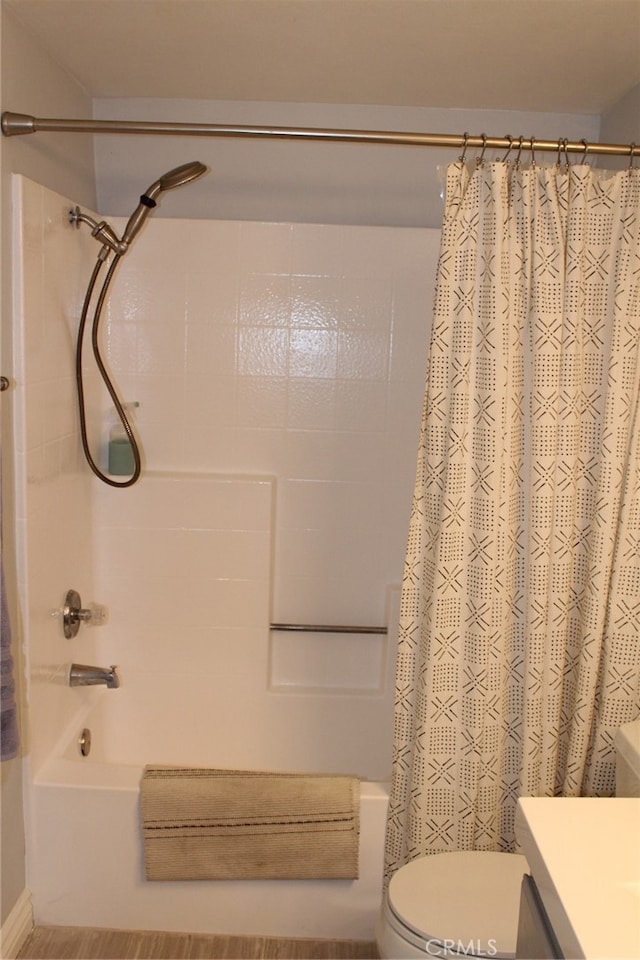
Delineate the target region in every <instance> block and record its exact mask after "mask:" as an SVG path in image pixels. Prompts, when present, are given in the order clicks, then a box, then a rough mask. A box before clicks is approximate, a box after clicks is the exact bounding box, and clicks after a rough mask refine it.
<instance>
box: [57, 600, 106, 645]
mask: <svg viewBox="0 0 640 960" xmlns="http://www.w3.org/2000/svg"><path fill="white" fill-rule="evenodd" d="M107 619H108V610H107V608H106V607H105V606H102V604H99V603H90V604H89V606H88V607H83V606H82V600H81V599H80V594H79V593H78V592H77V591H76V590H69V591H68V593H67V596H66V598H65V602H64V607H63V608H62V623H63V628H64V635H65V637H66V638H67V640H70V639H71V638H72V637H75V636H76V634H77V632H78V630H79V629H80V624H81V623H89V624H90V625H91V626H94V627H101V626H102V625H103V624H105V623H106V622H107Z"/></svg>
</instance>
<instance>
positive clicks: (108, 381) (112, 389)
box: [76, 248, 142, 487]
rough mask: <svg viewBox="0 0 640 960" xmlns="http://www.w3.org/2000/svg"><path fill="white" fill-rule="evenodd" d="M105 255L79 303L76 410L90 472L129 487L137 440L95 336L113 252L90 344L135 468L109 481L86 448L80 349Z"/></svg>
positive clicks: (138, 466)
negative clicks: (80, 306)
mask: <svg viewBox="0 0 640 960" xmlns="http://www.w3.org/2000/svg"><path fill="white" fill-rule="evenodd" d="M107 255H108V254H107V252H106V250H105V249H104V248H103V249H102V250H101V252H100V253H99V254H98V259H97V261H96V265H95V267H94V268H93V273H92V274H91V278H90V280H89V285H88V287H87V292H86V294H85V298H84V303H83V305H82V315H81V317H80V326H79V327H78V339H77V342H76V386H77V391H78V409H79V414H80V435H81V437H82V449H83V451H84V455H85V458H86V461H87V463H88V464H89V466H90V467H91V469H92V470H93V472H94V473H95V475H96V477H98V478H99V479H100V480H102V482H103V483H107V484H109V486H110V487H131V486H133V484H134V483H135V482H136V480H138V478H139V476H140V472H141V469H142V464H141V460H140V450H139V448H138V443H137V441H136V438H135V436H134V434H133V430H132V429H131V424H130V423H129V421H128V420H127V415H126V413H125V411H124V408H123V406H122V403H121V401H120V399H119V397H118V394H117V393H116V390H115V387H114V386H113V383H112V382H111V379H110V377H109V373H108V371H107V369H106V367H105V365H104V362H103V360H102V356H101V355H100V344H99V338H98V331H99V328H100V317H101V315H102V308H103V306H104V302H105V300H106V297H107V291H108V289H109V285H110V283H111V280H112V278H113V275H114V273H115V271H116V267H117V266H118V263H119V262H120V256H119V255H118V254H114V256H113V259H112V261H111V263H110V265H109V269H108V271H107V275H106V277H105V279H104V282H103V284H102V288H101V290H100V293H99V294H98V299H97V301H96V305H95V309H94V312H93V324H92V329H91V343H92V346H93V355H94V357H95V361H96V364H97V367H98V370H99V371H100V376H101V377H102V379H103V381H104V385H105V387H106V388H107V390H108V392H109V396H110V397H111V399H112V401H113V404H114V406H115V408H116V412H117V414H118V416H119V418H120V422H121V423H122V426H123V428H124V431H125V433H126V435H127V438H128V440H129V442H130V444H131V449H132V451H133V461H134V469H133V473H132V475H131V476H130V477H128V479H126V480H112V479H111V477H108V476H107V475H106V474H105V473H104V472H103V471H102V470H101V469H100V467H99V466H98V465H97V463H96V462H95V460H94V459H93V457H92V455H91V450H90V448H89V440H88V437H87V418H86V412H85V402H84V384H83V374H82V349H83V342H84V331H85V327H86V324H87V318H88V316H89V306H90V303H91V298H92V296H93V291H94V289H95V286H96V283H97V281H98V276H99V274H100V271H101V269H102V265H103V263H104V261H105V259H106V257H107Z"/></svg>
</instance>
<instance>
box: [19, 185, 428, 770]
mask: <svg viewBox="0 0 640 960" xmlns="http://www.w3.org/2000/svg"><path fill="white" fill-rule="evenodd" d="M15 190H16V193H15V198H16V205H17V207H18V208H19V209H21V211H22V219H21V224H22V228H21V233H20V235H19V236H18V237H17V239H16V243H17V248H18V249H19V251H21V253H20V255H19V256H18V257H16V260H17V261H19V262H20V264H21V267H20V270H19V273H18V276H17V278H16V299H17V308H18V314H19V316H20V318H21V322H20V323H19V324H18V328H17V333H18V335H17V337H16V341H17V349H16V377H17V379H18V380H19V381H20V383H21V384H22V386H23V392H22V402H21V403H20V404H17V408H18V415H17V421H16V445H17V449H18V458H17V460H18V471H19V482H18V494H19V496H18V520H17V522H18V528H19V529H21V530H23V531H24V533H25V536H24V538H23V539H24V542H22V541H21V544H20V563H21V581H22V582H21V597H22V603H23V606H24V610H23V617H24V619H25V622H28V633H29V636H28V644H29V658H30V669H31V681H30V682H31V684H32V685H33V686H32V694H33V695H32V696H31V703H30V709H31V712H32V722H33V726H34V729H36V730H37V731H38V735H37V736H36V738H35V740H34V750H33V754H32V759H33V764H34V769H37V767H38V765H39V763H40V762H41V760H42V759H43V758H44V757H46V755H47V754H48V752H49V751H50V750H51V749H52V746H53V744H54V742H55V740H56V739H57V738H58V737H59V736H60V733H61V731H62V730H63V729H64V728H65V727H66V725H67V724H68V722H69V719H70V717H71V716H72V715H73V712H74V711H75V710H77V709H78V706H79V704H80V703H81V702H82V701H83V698H84V697H85V696H86V694H87V692H86V691H84V690H80V691H78V690H74V691H73V695H74V696H73V697H72V698H71V701H70V698H69V690H68V688H67V687H66V685H65V669H66V667H67V666H68V662H69V661H70V659H71V658H74V659H78V660H81V661H82V662H91V660H92V658H93V657H94V656H102V657H107V659H108V662H115V660H113V659H111V652H112V651H111V650H110V649H106V650H105V649H104V637H105V635H104V634H103V635H102V637H101V635H100V631H87V632H86V633H85V634H84V637H83V644H82V646H81V649H80V651H76V650H74V651H71V650H70V648H69V646H68V644H66V643H65V642H64V641H63V640H61V638H60V633H61V631H60V629H59V622H58V621H57V620H56V618H54V617H52V616H51V613H52V609H53V608H55V607H56V605H57V604H61V601H62V598H63V597H64V593H65V592H66V590H67V589H68V588H69V587H71V586H73V587H74V588H75V589H78V590H79V591H80V592H81V595H82V596H83V599H84V598H85V597H86V599H87V600H89V599H94V598H95V599H102V600H107V601H108V602H109V605H110V607H112V608H113V613H114V616H116V615H118V616H120V615H121V616H125V617H127V618H128V619H129V620H130V622H131V628H132V629H134V630H138V631H139V636H140V638H141V640H142V639H143V638H146V639H145V640H144V644H146V643H153V630H152V629H149V626H148V624H149V621H148V619H146V618H148V617H149V616H150V615H152V614H153V610H152V607H153V600H152V596H151V594H152V593H153V590H150V591H149V596H148V597H147V599H143V600H140V601H137V600H136V595H137V591H136V590H135V589H134V587H135V582H136V578H139V579H140V581H144V582H148V583H149V584H151V583H152V582H155V584H156V586H155V587H154V588H153V589H155V590H156V591H157V589H158V587H157V584H158V582H160V581H159V580H158V579H157V578H158V577H159V578H160V579H161V578H162V576H163V575H164V576H165V582H166V584H167V586H169V585H170V583H171V577H172V573H171V569H174V574H175V573H176V572H179V568H180V562H181V559H180V558H182V559H184V557H185V556H187V555H188V556H189V557H191V558H193V557H194V556H195V557H196V559H197V558H198V557H199V558H200V565H201V567H202V569H203V570H206V571H207V579H208V583H209V587H208V590H209V595H208V596H207V597H205V598H203V597H200V596H199V595H198V592H197V590H194V591H193V596H192V597H191V600H192V604H193V606H192V612H193V614H194V616H193V617H192V618H191V619H192V628H193V630H194V631H197V628H198V624H197V621H196V614H197V612H198V611H200V612H201V613H202V614H205V612H206V611H207V609H209V610H210V606H211V604H210V603H209V605H208V607H207V604H204V603H203V602H201V601H203V600H205V599H206V600H208V601H211V600H212V599H213V600H214V607H215V611H216V613H215V616H216V620H215V623H213V624H210V628H211V629H212V630H214V631H229V630H235V629H238V627H239V626H241V625H242V626H243V627H244V629H246V630H249V631H259V630H261V629H264V626H265V622H264V621H265V620H266V618H267V616H268V615H270V616H271V618H272V619H273V620H277V621H292V622H314V623H322V622H343V623H367V624H376V623H383V622H384V620H385V616H386V608H387V587H388V586H389V585H390V584H394V583H396V584H397V583H398V582H399V580H400V577H401V573H402V563H403V556H404V546H405V538H406V529H407V522H408V515H409V509H410V499H411V492H412V488H413V474H414V467H415V448H416V443H417V437H418V427H419V416H420V408H421V403H422V392H423V385H424V373H425V357H426V350H427V340H428V329H429V317H430V312H431V298H432V285H433V280H434V276H435V262H436V258H437V247H438V235H437V231H433V230H419V229H395V228H375V227H344V226H328V225H321V224H318V225H313V224H263V223H248V222H247V223H238V222H221V221H216V222H207V221H179V220H171V221H166V220H161V219H155V220H154V219H150V220H149V221H148V223H147V225H146V226H145V229H144V232H143V233H142V235H141V236H140V237H139V238H138V240H137V242H136V244H135V245H134V246H133V248H132V250H131V251H130V253H129V254H128V255H127V257H125V258H123V260H122V262H121V264H120V266H119V268H118V272H117V273H116V277H115V280H114V284H113V286H112V293H111V298H110V300H109V302H108V305H107V307H106V309H105V314H104V321H103V323H104V327H103V339H104V344H105V352H106V356H107V360H108V363H109V366H110V368H111V370H112V372H113V374H114V379H115V380H116V382H117V383H118V385H119V388H120V393H121V396H122V397H123V399H125V400H134V399H135V400H138V401H139V402H140V408H139V410H138V412H137V417H136V420H137V427H138V431H139V434H140V436H141V438H142V445H143V457H144V463H145V468H146V469H147V470H149V471H152V472H153V473H157V472H158V471H179V472H184V471H187V472H189V471H192V472H195V473H196V474H201V473H212V474H217V475H221V474H226V475H229V474H237V475H248V476H251V477H255V476H264V475H269V476H271V477H273V478H274V479H275V489H276V503H275V521H274V529H273V531H272V535H273V555H272V554H271V552H270V550H271V547H270V548H269V553H268V555H269V557H271V556H273V567H272V570H271V578H272V582H271V590H270V594H271V595H270V597H269V595H268V593H269V591H267V595H266V596H265V594H264V577H263V574H264V570H262V569H261V568H260V563H259V562H258V561H257V560H255V562H253V566H252V561H251V557H254V558H255V557H257V556H259V555H262V556H264V555H265V547H264V544H262V545H259V544H258V543H257V542H256V543H255V549H252V548H251V546H250V544H251V542H252V538H255V537H260V536H261V534H260V533H259V531H258V532H256V531H254V532H252V533H247V534H246V536H247V537H248V538H249V539H248V540H247V544H248V545H249V548H248V552H247V549H246V548H243V547H242V545H241V544H242V538H243V536H245V535H244V534H242V532H241V531H242V529H244V528H246V523H247V521H245V518H244V516H241V515H240V514H242V512H243V511H246V510H247V509H248V507H247V499H246V497H238V496H237V493H238V491H232V492H231V493H230V494H229V495H228V496H227V499H226V506H224V507H222V506H221V505H220V503H218V504H217V506H216V507H215V508H214V509H217V510H219V511H221V512H222V514H223V515H224V516H225V524H226V528H227V531H228V532H227V533H226V534H225V533H218V534H216V535H215V542H216V543H217V547H216V555H215V556H211V555H210V545H211V543H212V541H211V539H210V538H209V539H208V538H207V536H205V535H203V536H202V537H201V538H200V539H199V537H198V533H197V529H190V528H189V525H188V524H187V526H186V528H185V529H182V530H180V531H163V532H162V533H159V532H157V531H156V532H150V531H147V533H146V534H145V538H144V540H143V541H140V539H139V538H138V539H136V536H135V528H136V523H137V519H136V517H137V515H134V514H132V512H131V510H132V504H134V503H136V504H137V507H136V509H137V510H139V511H142V513H143V514H144V512H145V511H146V510H149V511H151V514H152V515H153V516H154V517H157V516H158V511H160V513H162V511H163V509H164V508H163V507H162V506H161V502H162V501H160V502H159V503H154V496H155V494H154V493H153V492H152V491H151V492H149V491H150V488H149V487H147V488H146V489H147V494H148V496H150V498H151V499H150V502H149V504H148V503H147V500H146V499H143V500H142V501H141V500H140V499H139V498H136V497H134V496H132V493H133V491H129V493H127V492H123V491H117V492H116V493H115V497H117V501H116V505H114V508H113V509H112V510H111V512H110V514H109V519H108V521H107V522H105V521H104V518H103V519H102V520H100V521H98V522H96V516H97V515H98V514H97V511H98V512H99V504H100V502H101V498H103V497H104V495H105V493H107V497H109V493H108V492H107V491H103V490H102V489H101V487H100V485H99V484H98V482H97V481H96V480H95V479H94V478H93V477H92V476H91V475H90V474H89V472H88V468H87V467H86V466H85V465H84V463H83V461H82V458H81V453H80V448H79V437H78V428H77V413H76V406H75V395H74V383H73V380H74V370H73V363H74V339H75V330H76V329H77V324H78V322H79V314H80V308H81V303H82V298H83V295H84V289H85V286H86V283H87V279H88V276H89V273H90V271H91V268H92V265H93V263H94V260H95V255H96V244H95V241H94V240H93V239H92V238H91V236H90V234H89V232H88V231H83V230H80V231H77V230H73V229H70V226H69V223H68V209H69V208H70V205H72V204H70V202H69V201H68V200H66V199H65V198H62V197H59V196H57V195H56V194H53V193H51V192H50V191H48V190H46V189H45V188H42V187H40V186H38V185H37V184H34V183H32V182H30V181H28V180H26V179H23V178H20V177H16V178H15ZM113 225H114V227H115V229H116V230H121V229H122V227H123V226H124V220H117V219H116V220H114V221H113ZM87 389H88V399H89V408H90V411H91V416H90V432H91V436H92V444H93V445H94V449H99V447H100V445H103V444H104V439H105V436H106V433H107V431H108V424H109V412H108V409H107V404H106V399H107V398H106V394H105V392H104V390H103V388H102V387H101V385H100V384H99V381H98V380H97V379H96V377H95V376H94V375H92V374H91V373H89V372H88V381H87ZM167 489H168V488H167ZM167 489H165V490H164V491H163V496H166V495H170V496H171V497H174V493H175V498H177V499H180V497H181V496H182V497H184V492H183V491H182V492H176V491H174V492H172V493H171V494H168V493H167ZM222 500H223V501H224V496H222ZM208 503H209V501H208V500H207V497H206V496H205V497H202V496H197V497H187V506H189V504H190V505H191V507H192V508H193V510H195V509H196V506H197V518H196V520H197V525H200V526H201V527H202V529H205V528H206V529H208V530H209V531H211V529H212V528H211V525H210V521H211V522H213V521H215V523H218V522H219V521H220V517H219V516H218V518H217V520H215V518H212V516H211V515H210V514H209V515H207V504H208ZM154 510H155V513H153V511H154ZM67 516H73V517H74V523H73V524H72V525H71V532H70V533H69V530H68V524H67V523H66V522H65V517H67ZM193 521H194V517H193V515H192V517H191V521H190V522H193ZM153 522H155V521H153ZM248 522H249V525H250V523H251V520H250V519H249V521H248ZM215 523H214V527H215ZM152 525H153V524H152ZM270 535H271V534H270ZM158 537H160V540H159V541H158V542H157V543H156V540H157V538H158ZM167 537H168V538H169V539H170V540H172V544H171V546H172V553H171V556H172V557H173V559H170V560H168V561H167V563H166V564H165V563H163V561H162V559H161V558H162V556H163V555H165V553H166V550H167V543H166V540H167ZM154 538H155V539H154ZM126 544H129V547H128V548H127V549H126V550H125V555H126V557H127V560H128V562H129V564H130V566H131V569H130V570H128V571H127V573H126V575H125V573H124V571H123V572H122V574H121V575H119V574H118V572H117V571H111V573H110V574H109V576H110V577H111V579H112V580H113V583H112V584H111V581H110V580H109V577H107V579H106V580H105V579H104V578H105V576H106V573H105V571H104V569H102V567H103V566H104V562H105V560H104V558H105V557H108V556H109V555H110V552H111V551H112V550H114V549H117V550H122V548H123V545H125V546H126ZM154 544H155V546H154ZM185 551H186V553H185ZM229 571H231V574H230V573H229ZM241 575H242V577H243V578H244V579H245V581H247V582H248V583H251V582H253V583H255V589H254V588H250V589H252V590H253V593H254V596H253V599H251V600H250V601H249V602H247V596H248V595H247V593H246V584H245V587H243V588H242V589H240V587H239V586H238V584H239V583H240V581H239V580H238V579H237V578H238V577H239V576H241ZM101 578H102V580H101ZM154 578H155V580H154ZM252 578H253V579H252ZM116 581H117V582H116ZM107 582H109V583H110V584H111V585H110V589H109V592H110V593H112V594H113V596H109V597H108V598H107V597H104V596H102V597H101V596H100V591H101V589H103V583H107ZM234 584H235V586H234ZM268 586H269V585H268V584H267V587H268ZM111 587H113V589H111ZM243 591H245V592H243ZM142 594H143V595H144V594H145V591H144V590H143V591H142ZM269 607H270V609H269ZM258 610H261V611H262V612H261V613H260V614H259V617H258V619H259V618H260V617H262V621H261V625H259V624H258V621H257V619H256V614H255V611H258ZM251 611H254V613H252V612H251ZM208 629H209V628H208ZM208 629H207V631H206V632H205V633H202V634H199V635H198V637H195V633H194V637H195V639H194V644H195V647H194V650H197V649H199V650H200V651H201V652H202V651H203V650H204V649H205V645H206V644H207V643H208V642H211V641H214V642H215V640H214V634H212V633H209V632H208ZM221 639H222V634H220V636H219V637H218V640H221ZM114 642H115V643H116V646H117V642H116V641H114ZM223 642H224V641H223ZM251 642H252V643H257V644H258V646H259V645H260V643H261V641H260V640H259V638H258V634H257V633H256V636H255V637H254V638H253V639H252V641H251ZM262 642H263V643H266V638H265V639H264V640H263V641H262ZM163 643H164V641H163ZM144 644H143V648H144ZM256 649H257V648H256ZM194 650H191V653H190V654H188V655H186V659H185V662H186V663H189V664H191V668H192V667H193V664H194V663H195V661H196V659H197V658H196V656H195V654H194ZM264 652H265V656H266V646H265V648H264ZM376 656H378V654H376ZM143 660H144V657H143V656H142V655H138V656H136V657H134V661H133V662H134V663H138V664H142V663H143ZM236 660H238V658H237V657H229V662H228V666H229V670H230V672H231V673H234V672H236V669H238V670H239V669H241V667H240V665H242V666H243V667H246V665H247V659H246V658H243V657H240V659H239V660H238V664H239V666H238V667H237V668H236V667H235V666H234V665H233V664H234V663H235V661H236ZM261 662H262V663H263V664H264V660H261ZM219 667H220V664H219V662H217V661H216V667H215V669H216V670H218V669H219ZM212 668H213V667H212ZM261 669H262V667H261ZM332 669H335V668H332ZM338 669H339V668H338ZM349 669H351V670H354V669H355V670H356V673H357V666H355V667H354V665H353V663H351V664H350V667H349ZM365 673H366V671H365ZM363 675H364V674H363ZM376 675H377V674H376ZM262 682H263V684H266V683H267V677H266V675H265V674H262ZM354 686H355V687H357V683H355V684H354ZM388 693H389V691H386V694H385V697H386V699H385V697H383V698H382V699H381V701H380V708H379V709H380V710H386V709H387V708H388V703H387V700H388ZM76 694H77V696H75V695H76Z"/></svg>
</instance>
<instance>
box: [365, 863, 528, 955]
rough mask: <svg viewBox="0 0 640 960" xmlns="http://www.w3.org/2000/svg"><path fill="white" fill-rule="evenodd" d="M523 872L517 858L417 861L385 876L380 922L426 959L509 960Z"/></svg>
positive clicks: (512, 951) (523, 866) (515, 935)
mask: <svg viewBox="0 0 640 960" xmlns="http://www.w3.org/2000/svg"><path fill="white" fill-rule="evenodd" d="M527 870H528V866H527V861H526V859H525V858H524V857H523V856H520V855H519V854H509V853H493V852H480V851H456V852H453V853H440V854H434V855H433V856H426V857H421V858H419V859H418V860H413V861H412V862H411V863H408V864H406V865H405V866H404V867H402V868H401V869H400V870H398V871H397V872H396V873H395V874H394V876H393V877H392V878H391V882H390V884H389V889H388V892H387V897H386V903H385V909H384V916H383V918H382V919H383V924H386V925H387V926H388V927H389V928H390V932H391V930H392V931H393V933H394V934H395V936H396V937H400V938H402V941H403V942H404V943H406V944H411V946H412V948H413V950H419V951H420V952H421V954H422V955H424V956H426V957H428V956H449V957H455V956H456V955H458V954H459V955H461V956H462V955H464V956H489V957H495V958H496V960H500V958H512V957H514V956H515V950H516V939H517V929H518V912H519V905H520V886H521V882H522V875H523V874H524V873H526V872H527ZM411 955H414V956H415V954H413V953H412V954H411Z"/></svg>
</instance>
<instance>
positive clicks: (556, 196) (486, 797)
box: [386, 162, 640, 878]
mask: <svg viewBox="0 0 640 960" xmlns="http://www.w3.org/2000/svg"><path fill="white" fill-rule="evenodd" d="M639 352H640V170H631V169H629V170H624V171H620V172H615V173H613V172H603V171H600V172H599V171H597V170H594V169H591V167H590V166H588V165H585V164H580V165H575V166H573V167H570V168H568V167H563V168H560V167H559V166H558V165H556V166H555V167H551V166H536V165H535V163H533V164H532V165H531V166H528V167H526V168H521V167H520V166H519V164H516V165H515V166H512V165H510V164H507V163H504V162H497V163H491V164H486V165H485V164H476V166H475V168H473V169H468V168H467V167H465V166H464V165H462V164H461V163H457V164H453V165H451V166H450V167H449V169H448V171H447V186H446V209H445V216H444V223H443V229H442V240H441V250H440V259H439V264H438V276H437V287H436V296H435V306H434V320H433V328H432V336H431V344H430V351H429V363H428V375H427V388H426V395H425V404H424V411H423V420H422V428H421V436H420V445H419V453H418V466H417V475H416V486H415V493H414V500H413V509H412V515H411V520H410V529H409V537H408V545H407V555H406V562H405V570H404V580H403V588H402V601H401V614H400V639H399V647H398V663H397V674H396V705H395V728H394V756H393V777H392V788H391V801H390V808H389V818H388V823H387V844H386V875H387V878H388V877H389V876H390V875H391V874H392V873H393V872H394V870H396V869H397V868H398V867H400V866H401V865H402V864H403V863H406V862H407V861H409V860H411V859H413V858H415V857H417V856H421V855H424V854H427V853H434V852H443V851H448V850H459V849H478V850H505V851H508V850H512V849H513V848H514V814H515V804H516V800H517V798H518V797H519V796H542V795H544V796H575V795H608V794H611V793H612V792H613V789H614V769H615V763H614V749H613V743H612V738H613V734H614V732H615V730H616V729H617V727H618V726H620V724H622V723H625V722H628V721H630V720H632V719H634V718H635V717H636V716H637V715H638V713H639V711H640V700H639V675H640V410H639V386H640V357H639Z"/></svg>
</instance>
